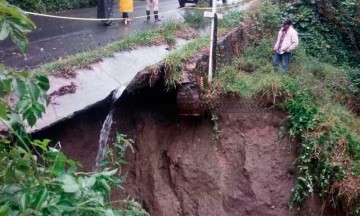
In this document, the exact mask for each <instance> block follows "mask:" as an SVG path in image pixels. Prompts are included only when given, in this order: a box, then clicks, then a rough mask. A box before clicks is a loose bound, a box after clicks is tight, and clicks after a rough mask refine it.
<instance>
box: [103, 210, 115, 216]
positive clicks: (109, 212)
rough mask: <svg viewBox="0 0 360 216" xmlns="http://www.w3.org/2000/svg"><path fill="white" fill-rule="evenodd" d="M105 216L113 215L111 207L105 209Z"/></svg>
mask: <svg viewBox="0 0 360 216" xmlns="http://www.w3.org/2000/svg"><path fill="white" fill-rule="evenodd" d="M105 216H115V214H114V211H113V210H111V209H106V210H105Z"/></svg>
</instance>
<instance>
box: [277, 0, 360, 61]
mask: <svg viewBox="0 0 360 216" xmlns="http://www.w3.org/2000/svg"><path fill="white" fill-rule="evenodd" d="M274 2H278V1H277V0H274ZM281 8H282V9H283V17H289V18H291V19H292V20H293V21H294V22H295V27H296V28H297V29H298V30H299V31H300V32H301V33H302V34H301V36H302V39H303V40H304V41H306V46H307V49H306V51H307V53H308V54H309V55H311V56H316V57H318V58H321V59H322V60H323V61H326V62H337V63H338V64H351V65H358V64H359V61H358V59H359V53H360V49H359V47H360V20H359V19H358V18H359V13H360V1H358V0H328V1H314V2H311V1H301V2H300V3H297V4H291V5H286V6H285V5H284V6H281Z"/></svg>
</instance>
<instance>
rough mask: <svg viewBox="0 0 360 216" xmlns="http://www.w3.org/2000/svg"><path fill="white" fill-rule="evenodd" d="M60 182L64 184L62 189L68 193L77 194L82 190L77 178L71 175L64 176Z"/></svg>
mask: <svg viewBox="0 0 360 216" xmlns="http://www.w3.org/2000/svg"><path fill="white" fill-rule="evenodd" d="M60 181H61V182H62V183H63V185H62V186H61V188H62V189H63V190H64V192H66V193H77V192H78V191H79V190H80V185H79V184H78V182H77V180H76V178H75V177H73V176H71V175H67V174H65V175H63V176H62V177H61V178H60Z"/></svg>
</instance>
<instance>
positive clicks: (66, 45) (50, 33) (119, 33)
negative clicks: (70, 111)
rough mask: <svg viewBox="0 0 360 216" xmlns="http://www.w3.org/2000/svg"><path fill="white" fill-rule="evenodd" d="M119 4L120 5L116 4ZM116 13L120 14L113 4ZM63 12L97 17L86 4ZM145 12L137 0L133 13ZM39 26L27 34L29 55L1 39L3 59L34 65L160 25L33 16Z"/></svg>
mask: <svg viewBox="0 0 360 216" xmlns="http://www.w3.org/2000/svg"><path fill="white" fill-rule="evenodd" d="M115 7H117V6H115ZM177 7H178V2H177V0H161V2H160V12H161V11H168V10H174V9H176V8H177ZM114 12H115V13H114V17H121V14H120V13H119V12H118V10H117V8H114ZM56 15H60V16H73V17H91V18H93V17H96V8H85V9H80V10H74V11H65V12H61V13H57V14H56ZM143 15H145V2H144V1H136V2H135V5H134V13H132V14H130V17H136V16H143ZM160 17H161V18H162V19H163V21H164V20H169V19H179V17H181V16H180V11H175V13H171V14H170V13H166V14H163V15H161V16H160ZM32 19H33V21H34V22H35V24H36V26H37V29H36V30H35V31H34V32H32V33H31V34H29V35H28V37H29V41H30V46H29V50H28V54H27V56H26V58H24V57H23V56H22V55H20V54H19V52H18V51H17V50H16V48H15V47H14V45H13V44H12V43H10V41H3V42H0V60H1V63H3V64H5V65H6V66H11V67H17V68H33V67H35V66H37V65H39V64H41V63H45V62H49V61H51V60H54V59H58V58H60V57H63V56H66V55H71V54H74V53H78V52H83V51H89V50H94V49H97V48H99V47H101V46H104V45H106V44H108V43H110V42H112V41H114V40H117V39H121V38H123V37H126V36H128V35H129V34H131V33H133V32H134V31H137V30H143V29H148V28H153V27H157V26H159V24H155V23H154V22H153V17H152V20H151V22H150V23H149V24H148V23H145V22H144V20H143V19H136V20H134V21H133V23H132V25H129V26H124V24H123V23H122V22H121V21H114V22H113V24H112V25H111V26H109V27H105V26H103V25H102V24H101V23H99V22H85V21H72V20H62V19H52V18H41V17H32Z"/></svg>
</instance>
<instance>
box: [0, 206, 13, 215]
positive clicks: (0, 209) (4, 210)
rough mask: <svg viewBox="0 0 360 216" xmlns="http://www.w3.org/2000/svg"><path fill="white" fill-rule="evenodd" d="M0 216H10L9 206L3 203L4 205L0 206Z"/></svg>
mask: <svg viewBox="0 0 360 216" xmlns="http://www.w3.org/2000/svg"><path fill="white" fill-rule="evenodd" d="M0 215H1V216H7V215H11V214H10V206H9V204H8V203H5V204H3V205H1V206H0Z"/></svg>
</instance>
